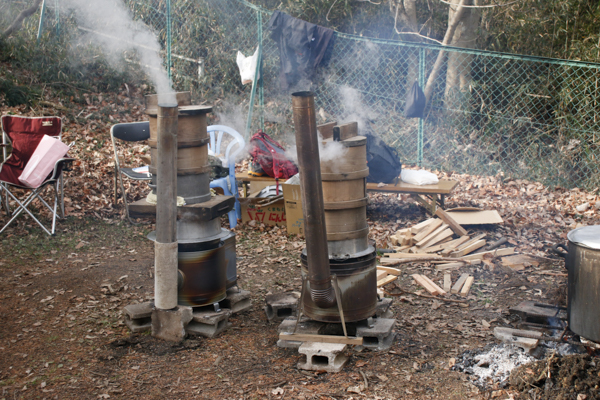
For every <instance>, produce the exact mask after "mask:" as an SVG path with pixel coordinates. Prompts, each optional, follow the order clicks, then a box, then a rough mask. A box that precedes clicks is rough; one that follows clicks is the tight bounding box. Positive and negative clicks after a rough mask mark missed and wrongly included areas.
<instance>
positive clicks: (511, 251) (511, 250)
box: [461, 247, 515, 260]
mask: <svg viewBox="0 0 600 400" xmlns="http://www.w3.org/2000/svg"><path fill="white" fill-rule="evenodd" d="M488 254H491V255H492V256H493V258H495V257H500V256H508V255H511V254H515V248H514V247H506V248H503V249H496V250H490V251H484V252H483V253H475V254H469V255H468V256H463V257H461V258H462V259H463V260H483V258H484V256H486V255H488Z"/></svg>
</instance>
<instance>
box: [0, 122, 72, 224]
mask: <svg viewBox="0 0 600 400" xmlns="http://www.w3.org/2000/svg"><path fill="white" fill-rule="evenodd" d="M61 133H62V121H61V119H60V118H59V117H22V116H16V115H3V116H2V144H1V146H2V147H3V155H4V162H3V163H2V165H0V197H1V198H2V202H3V206H4V208H5V210H6V213H7V215H8V217H9V218H10V220H9V221H8V222H7V223H6V224H5V225H4V226H3V227H2V230H0V233H2V232H4V230H5V229H6V227H8V225H10V224H11V223H12V222H13V221H14V220H15V219H16V218H17V217H18V216H19V215H20V214H21V213H22V212H23V211H25V212H26V213H27V214H29V216H30V217H31V218H33V219H34V220H35V221H36V222H37V223H38V225H40V226H41V227H42V228H43V229H44V231H46V233H48V234H49V235H54V232H55V227H56V217H57V216H58V213H59V212H60V218H63V217H64V213H65V211H64V193H63V189H64V183H63V176H62V172H63V171H64V170H66V169H65V167H66V166H67V164H68V163H70V162H72V161H74V159H73V158H62V159H60V160H58V161H57V162H56V163H55V165H54V169H53V171H52V172H51V173H50V174H49V175H48V177H47V178H46V179H44V181H43V182H42V183H41V185H39V186H38V187H34V188H32V187H28V186H25V185H24V184H23V183H21V182H20V181H19V176H20V175H21V173H22V172H23V169H24V168H25V166H26V165H27V162H28V161H29V159H30V158H31V155H32V154H33V152H34V151H35V149H36V148H37V146H38V144H39V143H40V141H41V140H42V138H43V137H44V135H48V136H52V137H55V138H57V139H60V138H61ZM9 147H11V148H12V151H11V153H10V155H9V156H8V157H7V153H8V151H7V150H8V148H9ZM48 186H52V187H53V188H54V191H53V198H54V207H50V205H49V204H48V203H47V202H46V200H44V199H43V198H42V197H41V195H42V194H43V193H44V189H46V188H47V187H48ZM15 189H19V190H24V191H26V192H29V193H27V194H26V195H25V196H23V197H22V198H21V199H20V198H19V197H17V195H16V194H15V193H16V192H17V190H15ZM35 199H39V200H40V202H41V203H42V204H43V205H45V206H46V207H47V208H48V209H49V210H50V212H51V213H52V228H51V230H50V231H49V230H48V229H47V228H46V227H45V226H44V225H43V224H42V223H41V222H40V221H39V220H38V219H37V218H36V217H35V216H34V215H33V213H32V212H31V210H29V209H28V207H29V206H30V205H31V203H32V202H33V201H34V200H35ZM11 200H12V201H13V202H14V203H16V205H17V207H16V209H15V210H14V211H12V212H11V211H10V202H11ZM59 204H60V207H58V206H59Z"/></svg>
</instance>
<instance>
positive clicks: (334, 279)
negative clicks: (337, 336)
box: [331, 274, 348, 337]
mask: <svg viewBox="0 0 600 400" xmlns="http://www.w3.org/2000/svg"><path fill="white" fill-rule="evenodd" d="M331 281H332V282H333V288H334V289H335V298H336V300H337V306H338V311H339V313H340V319H341V320H342V328H343V329H344V336H345V337H348V331H347V330H346V320H345V318H344V309H343V308H342V292H341V291H340V286H339V285H338V281H337V275H336V274H333V275H332V277H331Z"/></svg>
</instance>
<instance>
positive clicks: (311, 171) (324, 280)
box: [292, 92, 336, 308]
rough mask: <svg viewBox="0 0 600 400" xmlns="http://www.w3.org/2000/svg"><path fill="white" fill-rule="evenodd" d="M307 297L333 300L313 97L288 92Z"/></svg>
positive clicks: (323, 303) (325, 304) (329, 303)
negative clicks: (298, 183)
mask: <svg viewBox="0 0 600 400" xmlns="http://www.w3.org/2000/svg"><path fill="white" fill-rule="evenodd" d="M292 108H293V114H294V127H295V133H296V146H297V153H298V167H299V171H300V190H301V192H302V212H303V216H304V230H305V237H306V255H307V267H308V282H309V283H310V297H311V299H312V301H313V302H314V303H315V305H316V306H317V307H320V308H329V307H333V306H334V305H335V303H336V299H335V293H334V290H333V287H332V285H331V271H330V267H329V253H328V250H327V231H326V230H325V210H324V202H323V187H322V186H321V165H320V163H319V143H318V134H317V119H316V115H315V99H314V95H313V93H312V92H297V93H293V94H292Z"/></svg>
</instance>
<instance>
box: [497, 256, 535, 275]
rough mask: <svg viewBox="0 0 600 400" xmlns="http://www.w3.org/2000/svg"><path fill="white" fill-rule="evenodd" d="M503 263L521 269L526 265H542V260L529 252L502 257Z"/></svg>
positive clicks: (517, 269)
mask: <svg viewBox="0 0 600 400" xmlns="http://www.w3.org/2000/svg"><path fill="white" fill-rule="evenodd" d="M502 265H505V266H507V267H509V268H511V269H513V270H515V271H521V270H522V269H524V268H525V267H529V266H531V265H533V266H536V267H537V266H538V265H540V262H539V261H538V260H536V259H535V258H534V257H531V256H529V255H527V254H517V255H514V256H508V257H502Z"/></svg>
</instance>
